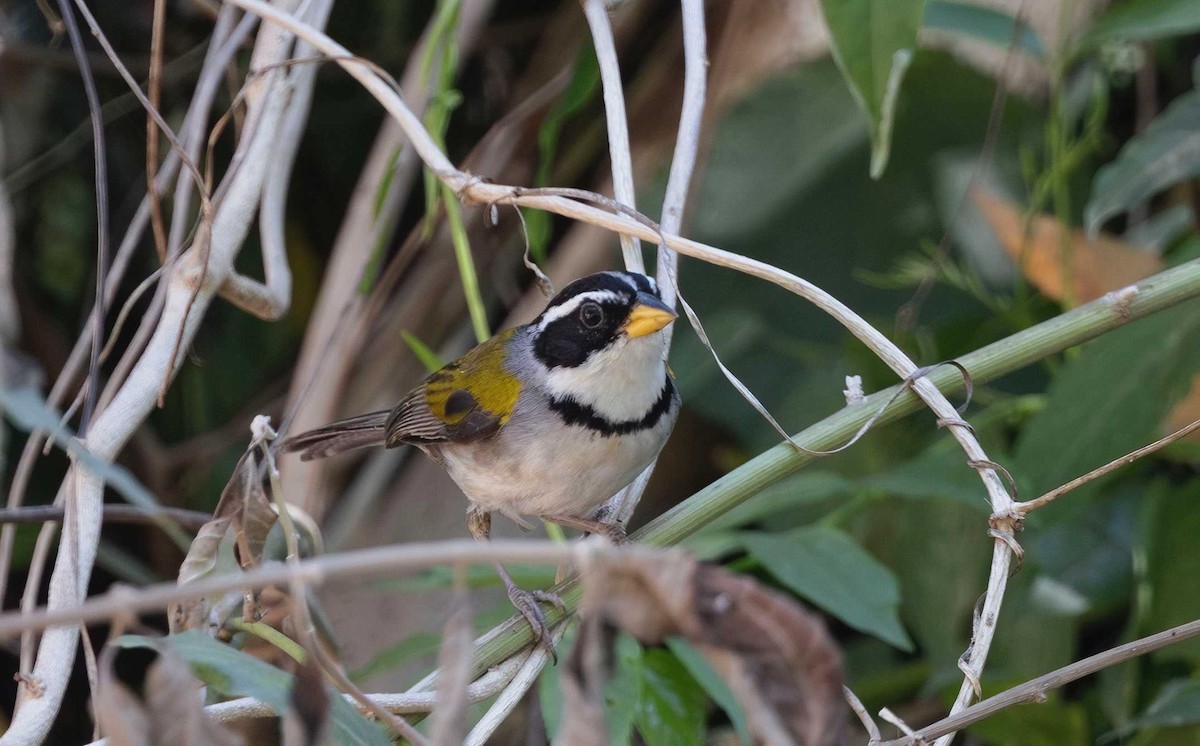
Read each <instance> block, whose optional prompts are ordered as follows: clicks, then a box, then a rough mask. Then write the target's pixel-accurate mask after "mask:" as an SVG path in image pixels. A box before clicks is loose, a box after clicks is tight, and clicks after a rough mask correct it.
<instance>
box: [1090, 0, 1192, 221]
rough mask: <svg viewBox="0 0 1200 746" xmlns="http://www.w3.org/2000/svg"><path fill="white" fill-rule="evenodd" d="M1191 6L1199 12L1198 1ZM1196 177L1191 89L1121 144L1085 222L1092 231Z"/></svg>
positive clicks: (1099, 178)
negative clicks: (1116, 216) (1160, 193)
mask: <svg viewBox="0 0 1200 746" xmlns="http://www.w3.org/2000/svg"><path fill="white" fill-rule="evenodd" d="M1194 5H1195V7H1196V8H1197V12H1200V3H1194ZM1197 175H1200V91H1190V92H1188V93H1185V94H1183V95H1182V96H1179V97H1178V98H1176V99H1175V100H1174V101H1172V102H1171V104H1170V106H1168V107H1167V108H1166V109H1165V110H1164V111H1163V112H1162V113H1161V114H1159V115H1158V117H1156V118H1155V120H1154V121H1153V122H1151V123H1150V126H1148V127H1146V129H1145V131H1143V132H1142V133H1141V134H1139V135H1136V136H1134V137H1133V138H1132V139H1130V140H1129V141H1128V142H1127V143H1125V145H1124V147H1122V148H1121V152H1120V153H1118V154H1117V158H1116V160H1114V161H1113V162H1112V163H1109V164H1108V165H1106V166H1105V167H1104V168H1102V169H1100V171H1099V172H1098V173H1097V174H1096V179H1095V181H1094V182H1092V195H1091V199H1089V200H1088V204H1087V208H1086V209H1085V210H1084V224H1085V225H1086V226H1087V229H1088V231H1089V232H1092V233H1095V232H1096V231H1097V230H1098V229H1099V228H1100V226H1101V225H1102V224H1103V223H1104V222H1105V221H1107V220H1108V219H1109V218H1111V217H1113V216H1114V215H1119V214H1121V213H1123V212H1125V211H1126V210H1128V209H1130V208H1131V207H1133V206H1134V205H1137V204H1140V203H1142V202H1145V201H1146V200H1148V199H1150V198H1151V197H1153V196H1154V195H1156V194H1158V193H1159V192H1161V191H1162V190H1164V189H1166V188H1167V187H1169V186H1172V185H1174V184H1178V183H1179V182H1181V181H1186V180H1188V179H1191V178H1194V177H1196V176H1197Z"/></svg>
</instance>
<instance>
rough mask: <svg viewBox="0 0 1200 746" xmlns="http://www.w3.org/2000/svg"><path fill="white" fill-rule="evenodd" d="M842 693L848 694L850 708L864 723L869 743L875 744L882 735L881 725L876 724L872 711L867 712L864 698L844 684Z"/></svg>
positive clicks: (847, 699)
mask: <svg viewBox="0 0 1200 746" xmlns="http://www.w3.org/2000/svg"><path fill="white" fill-rule="evenodd" d="M842 693H843V694H845V695H846V704H848V705H850V709H851V710H853V711H854V714H855V715H857V716H858V721H859V722H860V723H862V726H863V729H864V730H866V731H867V739H868V740H867V745H868V746H875V744H878V743H879V742H880V740H882V736H881V735H880V734H879V726H878V725H876V724H875V719H874V718H872V717H871V713H869V712H867V708H866V707H864V706H863V703H862V700H861V699H859V698H858V695H857V694H855V693H854V692H853V691H851V690H850V687H848V686H843V687H842Z"/></svg>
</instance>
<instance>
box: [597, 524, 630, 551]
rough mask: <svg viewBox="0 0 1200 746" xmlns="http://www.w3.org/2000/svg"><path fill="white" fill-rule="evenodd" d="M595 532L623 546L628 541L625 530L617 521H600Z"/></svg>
mask: <svg viewBox="0 0 1200 746" xmlns="http://www.w3.org/2000/svg"><path fill="white" fill-rule="evenodd" d="M599 529H600V530H599V531H597V532H596V533H597V534H600V535H601V536H604V537H605V538H607V539H608V540H609V541H611V542H612V543H613V544H615V545H617V546H624V545H625V544H628V543H629V534H627V533H626V532H625V527H624V526H622V525H621V524H619V523H601V524H600V525H599Z"/></svg>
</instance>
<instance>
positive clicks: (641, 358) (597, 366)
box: [546, 332, 667, 422]
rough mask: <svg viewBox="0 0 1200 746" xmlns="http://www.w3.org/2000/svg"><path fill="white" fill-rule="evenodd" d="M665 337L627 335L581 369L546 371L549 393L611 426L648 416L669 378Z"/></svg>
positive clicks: (599, 352)
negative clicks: (630, 336)
mask: <svg viewBox="0 0 1200 746" xmlns="http://www.w3.org/2000/svg"><path fill="white" fill-rule="evenodd" d="M665 352H666V351H665V350H664V349H663V335H662V334H661V333H659V332H655V333H653V334H647V335H646V336H644V337H635V338H633V339H629V338H627V337H622V338H620V339H618V340H617V341H615V342H614V343H613V344H612V345H610V346H609V347H606V348H605V349H603V350H600V351H598V352H594V353H592V355H591V356H590V357H589V358H588V359H587V360H586V361H584V363H583V364H582V365H579V366H577V367H574V368H565V367H564V368H554V369H553V370H550V371H548V372H547V375H546V391H547V393H549V394H550V395H551V396H553V397H555V398H558V399H573V400H575V401H576V402H578V403H580V404H583V405H586V406H589V407H591V408H592V410H593V411H594V412H595V413H596V414H598V415H599V416H601V417H603V418H604V419H606V420H608V421H609V422H628V421H630V420H639V419H641V418H642V417H645V416H646V413H647V412H649V411H650V410H651V409H652V408H653V407H654V404H655V402H657V401H658V398H659V397H660V396H661V395H662V389H663V381H664V380H665V378H666V375H667V362H666V359H665Z"/></svg>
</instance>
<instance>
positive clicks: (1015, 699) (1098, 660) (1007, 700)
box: [879, 619, 1200, 746]
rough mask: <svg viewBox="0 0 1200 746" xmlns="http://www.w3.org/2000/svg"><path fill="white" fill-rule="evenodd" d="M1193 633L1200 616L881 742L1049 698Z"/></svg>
mask: <svg viewBox="0 0 1200 746" xmlns="http://www.w3.org/2000/svg"><path fill="white" fill-rule="evenodd" d="M1193 637H1200V619H1198V620H1195V621H1191V622H1188V623H1187V624H1181V625H1179V626H1178V627H1172V628H1171V629H1168V630H1165V631H1163V632H1159V633H1158V634H1154V635H1150V636H1149V637H1143V638H1141V639H1140V640H1134V641H1133V642H1129V643H1126V644H1124V645H1119V646H1117V647H1115V648H1113V649H1111V650H1105V651H1104V652H1103V653H1097V654H1096V655H1093V656H1089V657H1087V658H1084V659H1083V660H1081V661H1076V662H1075V663H1072V664H1070V665H1068V666H1063V667H1062V668H1060V669H1057V670H1055V671H1051V672H1050V673H1048V674H1045V675H1043V676H1039V677H1037V678H1036V679H1032V680H1030V681H1027V682H1025V683H1024V684H1021V685H1019V686H1015V687H1013V688H1012V689H1009V690H1007V691H1004V692H1001V693H1000V694H997V695H995V696H994V697H988V698H987V699H985V700H983V701H982V702H978V703H976V704H974V705H972V706H970V707H968V708H966V709H964V710H962V711H961V712H959V713H957V714H955V715H951V716H950V717H947V718H945V719H943V720H939V721H937V722H936V723H934V724H933V725H929V726H926V727H924V728H921V729H920V730H918V731H914V732H913V733H912V734H911V736H907V735H906V736H905V737H904V738H896V739H893V740H891V741H884V742H883V743H881V744H879V746H911V744H914V743H918V742H920V741H921V740H922V739H924V740H928V739H930V738H937V737H939V736H942V735H943V734H949V733H954V732H955V731H959V730H962V729H963V728H965V727H967V726H968V725H971V724H972V723H977V722H979V721H980V720H983V719H985V718H988V717H991V716H992V715H994V714H996V713H997V712H999V711H1001V710H1003V709H1006V708H1008V707H1012V706H1013V705H1020V704H1029V703H1033V702H1045V701H1046V692H1049V691H1051V690H1054V689H1057V688H1059V687H1061V686H1064V685H1066V684H1069V683H1071V682H1072V681H1076V680H1078V679H1081V678H1083V677H1084V676H1089V675H1091V674H1094V673H1096V672H1097V671H1102V670H1104V669H1106V668H1110V667H1112V666H1115V665H1117V664H1118V663H1124V662H1125V661H1127V660H1131V659H1133V658H1137V657H1139V656H1142V655H1145V654H1147V653H1152V652H1154V651H1155V650H1159V649H1161V648H1165V647H1167V646H1168V645H1174V644H1175V643H1177V642H1183V641H1184V640H1190V639H1192V638H1193Z"/></svg>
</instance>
